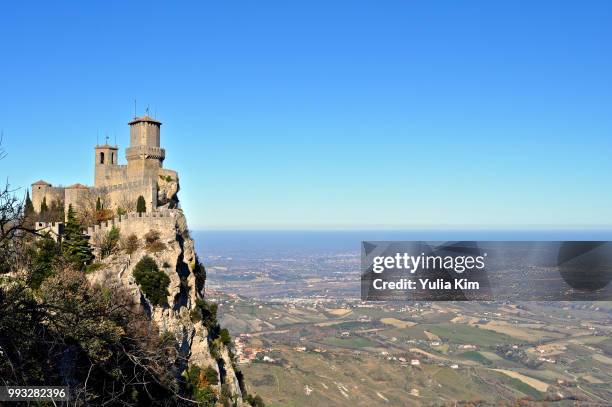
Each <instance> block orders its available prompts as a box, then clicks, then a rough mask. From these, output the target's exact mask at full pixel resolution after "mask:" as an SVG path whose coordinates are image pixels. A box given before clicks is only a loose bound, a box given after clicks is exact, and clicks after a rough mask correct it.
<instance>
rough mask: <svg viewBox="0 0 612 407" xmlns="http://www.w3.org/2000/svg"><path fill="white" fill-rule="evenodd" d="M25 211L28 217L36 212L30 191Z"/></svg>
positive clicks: (27, 195) (27, 194)
mask: <svg viewBox="0 0 612 407" xmlns="http://www.w3.org/2000/svg"><path fill="white" fill-rule="evenodd" d="M24 213H25V215H26V216H28V217H29V216H30V215H32V214H33V213H34V204H33V203H32V200H31V199H30V191H27V192H26V199H25V208H24Z"/></svg>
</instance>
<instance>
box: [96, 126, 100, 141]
mask: <svg viewBox="0 0 612 407" xmlns="http://www.w3.org/2000/svg"><path fill="white" fill-rule="evenodd" d="M98 144H100V129H98V130H96V145H98Z"/></svg>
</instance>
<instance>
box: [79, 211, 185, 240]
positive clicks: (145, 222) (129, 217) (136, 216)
mask: <svg viewBox="0 0 612 407" xmlns="http://www.w3.org/2000/svg"><path fill="white" fill-rule="evenodd" d="M179 211H180V210H179V209H162V210H159V211H153V212H145V213H128V214H126V215H121V216H116V217H115V218H113V219H111V220H109V221H106V222H102V223H101V224H100V225H95V226H92V227H89V228H87V235H88V236H91V237H94V236H100V235H104V234H106V233H108V232H109V231H110V230H111V229H112V228H113V227H116V228H117V229H119V231H120V233H121V235H123V236H128V235H131V234H135V235H136V236H137V237H138V238H142V237H143V236H144V235H145V234H146V233H147V232H149V231H150V230H153V229H154V230H157V231H159V232H164V231H175V230H176V228H177V227H180V224H179V223H178V222H177V220H178V219H179V218H180V215H179Z"/></svg>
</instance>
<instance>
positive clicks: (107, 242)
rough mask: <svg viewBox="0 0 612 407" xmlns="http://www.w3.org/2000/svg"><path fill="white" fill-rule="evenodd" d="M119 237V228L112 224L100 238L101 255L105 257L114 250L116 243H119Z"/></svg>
mask: <svg viewBox="0 0 612 407" xmlns="http://www.w3.org/2000/svg"><path fill="white" fill-rule="evenodd" d="M119 238H120V234H119V229H117V228H116V227H114V226H113V227H112V228H111V230H109V231H108V233H106V235H105V236H104V239H103V240H102V247H101V250H100V252H101V254H102V257H106V256H108V255H109V254H111V253H113V252H114V251H115V249H116V248H117V245H118V244H119Z"/></svg>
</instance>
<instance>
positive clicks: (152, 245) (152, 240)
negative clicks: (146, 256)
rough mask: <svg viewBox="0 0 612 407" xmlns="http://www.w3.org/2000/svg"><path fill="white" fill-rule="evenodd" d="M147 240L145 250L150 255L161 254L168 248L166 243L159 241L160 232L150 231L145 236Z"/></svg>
mask: <svg viewBox="0 0 612 407" xmlns="http://www.w3.org/2000/svg"><path fill="white" fill-rule="evenodd" d="M144 239H145V248H146V249H147V251H148V252H150V253H157V252H161V251H162V250H164V249H165V248H166V245H165V244H164V242H162V241H161V240H159V232H158V231H157V230H149V231H148V232H147V234H146V235H144Z"/></svg>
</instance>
